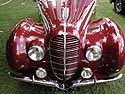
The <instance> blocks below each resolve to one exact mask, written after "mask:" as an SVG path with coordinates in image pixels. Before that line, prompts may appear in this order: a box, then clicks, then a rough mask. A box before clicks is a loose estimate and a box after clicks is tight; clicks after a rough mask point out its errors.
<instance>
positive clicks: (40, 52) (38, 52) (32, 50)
mask: <svg viewBox="0 0 125 94" xmlns="http://www.w3.org/2000/svg"><path fill="white" fill-rule="evenodd" d="M35 51H36V52H35ZM33 54H34V55H36V58H35V57H33V56H32V55H33ZM37 55H38V56H39V58H38V57H37ZM44 55H45V53H44V49H43V48H42V47H41V46H37V45H34V46H31V47H30V48H29V50H28V56H29V58H30V59H31V60H33V61H41V60H42V59H43V58H44Z"/></svg>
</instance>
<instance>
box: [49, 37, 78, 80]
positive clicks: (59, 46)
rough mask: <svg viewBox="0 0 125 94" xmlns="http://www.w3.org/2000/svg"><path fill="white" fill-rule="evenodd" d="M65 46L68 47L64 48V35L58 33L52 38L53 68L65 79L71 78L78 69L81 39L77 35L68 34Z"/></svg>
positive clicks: (55, 72) (51, 55)
mask: <svg viewBox="0 0 125 94" xmlns="http://www.w3.org/2000/svg"><path fill="white" fill-rule="evenodd" d="M65 46H66V49H65V50H64V35H58V36H56V37H54V38H52V39H51V40H50V58H51V65H52V69H53V72H54V74H55V76H56V77H57V78H58V79H60V80H63V81H65V80H68V79H70V78H71V77H72V76H73V75H74V74H75V73H76V71H77V68H78V61H79V40H78V39H77V38H76V37H75V36H71V35H66V44H65ZM64 51H65V52H64ZM64 54H65V55H66V57H65V55H64ZM64 59H65V61H64Z"/></svg>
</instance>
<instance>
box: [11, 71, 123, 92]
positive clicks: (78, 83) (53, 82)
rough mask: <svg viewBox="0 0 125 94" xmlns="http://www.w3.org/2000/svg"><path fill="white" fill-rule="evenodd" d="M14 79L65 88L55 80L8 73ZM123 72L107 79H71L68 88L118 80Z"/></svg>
mask: <svg viewBox="0 0 125 94" xmlns="http://www.w3.org/2000/svg"><path fill="white" fill-rule="evenodd" d="M9 74H10V75H11V76H12V77H13V78H14V79H17V80H21V81H24V82H29V83H35V84H39V85H44V86H50V87H56V88H59V89H61V90H65V89H66V87H65V85H64V84H61V83H59V82H58V81H56V80H51V81H47V80H37V79H35V77H34V76H32V79H31V78H29V77H19V76H17V75H15V74H13V73H9ZM122 76H123V74H119V75H117V76H115V77H111V78H109V79H100V80H97V79H96V78H95V79H91V80H76V81H73V85H72V86H71V87H70V88H75V87H80V86H84V85H90V84H96V83H104V82H110V81H115V80H118V79H120V78H122Z"/></svg>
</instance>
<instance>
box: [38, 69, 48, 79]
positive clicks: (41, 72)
mask: <svg viewBox="0 0 125 94" xmlns="http://www.w3.org/2000/svg"><path fill="white" fill-rule="evenodd" d="M36 76H37V77H38V78H45V77H46V76H47V72H46V70H45V69H43V68H39V69H38V70H37V71H36Z"/></svg>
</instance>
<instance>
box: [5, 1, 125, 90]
mask: <svg viewBox="0 0 125 94" xmlns="http://www.w3.org/2000/svg"><path fill="white" fill-rule="evenodd" d="M37 3H38V7H39V11H40V15H41V18H42V22H41V23H36V22H34V21H33V20H32V19H31V18H26V19H23V20H22V21H20V22H19V23H18V24H17V25H16V26H15V27H14V28H13V30H12V33H11V34H10V37H9V39H8V42H7V47H6V56H7V60H8V64H9V65H10V67H11V68H12V70H13V72H11V73H10V74H11V76H12V77H13V78H15V79H18V80H21V81H25V82H30V83H35V84H40V85H45V86H50V87H56V88H59V89H62V90H66V89H68V88H75V87H79V86H83V85H89V84H95V83H102V82H109V81H114V80H117V79H119V78H121V77H122V73H120V70H121V69H122V67H123V65H124V60H125V38H124V35H123V33H122V31H121V29H120V28H119V26H118V25H117V24H116V23H115V22H114V21H113V20H111V19H109V18H101V19H99V20H97V21H92V20H91V17H92V15H93V12H94V11H95V6H96V0H37Z"/></svg>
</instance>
